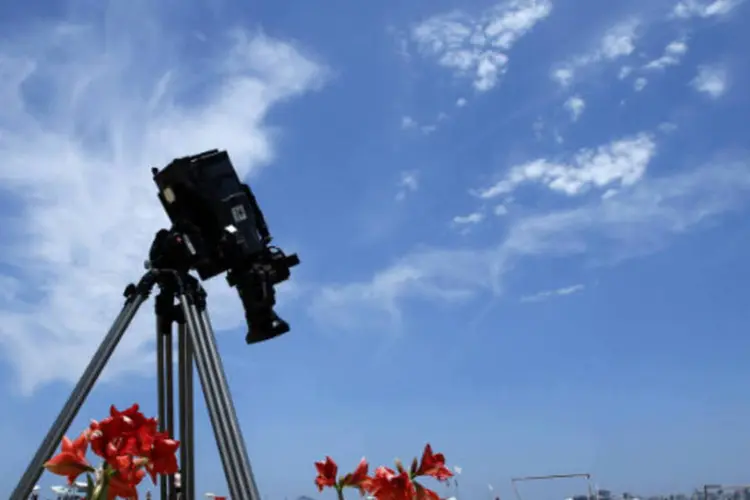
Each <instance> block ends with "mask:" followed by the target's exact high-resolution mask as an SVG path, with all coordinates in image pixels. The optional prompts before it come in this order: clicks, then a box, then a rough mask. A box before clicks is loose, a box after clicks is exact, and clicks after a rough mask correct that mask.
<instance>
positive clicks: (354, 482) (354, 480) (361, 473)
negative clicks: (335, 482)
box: [339, 457, 370, 493]
mask: <svg viewBox="0 0 750 500" xmlns="http://www.w3.org/2000/svg"><path fill="white" fill-rule="evenodd" d="M368 469H369V465H368V464H367V460H365V458H364V457H362V460H360V461H359V464H358V465H357V468H356V469H354V472H351V473H349V474H347V475H346V476H344V477H343V479H341V482H340V483H339V486H341V487H342V488H344V487H353V488H359V491H360V493H362V492H364V490H365V488H366V486H367V485H368V483H369V481H370V478H369V477H368V475H367V471H368Z"/></svg>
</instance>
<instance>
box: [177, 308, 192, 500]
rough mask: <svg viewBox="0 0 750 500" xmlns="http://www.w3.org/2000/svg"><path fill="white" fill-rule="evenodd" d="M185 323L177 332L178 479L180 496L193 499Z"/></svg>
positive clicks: (189, 357) (189, 359)
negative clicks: (180, 485) (178, 399)
mask: <svg viewBox="0 0 750 500" xmlns="http://www.w3.org/2000/svg"><path fill="white" fill-rule="evenodd" d="M187 335H188V334H187V329H186V327H185V324H184V323H182V324H180V327H179V333H178V339H177V342H178V346H179V348H178V351H177V352H178V356H179V391H180V396H179V397H180V409H179V414H180V471H181V474H180V479H181V482H182V494H183V496H182V498H183V499H185V500H195V489H194V485H195V468H194V462H193V457H194V453H193V452H194V450H195V433H194V432H193V410H194V408H193V383H192V382H193V381H192V378H193V357H192V352H191V349H190V339H189V338H188V336H187Z"/></svg>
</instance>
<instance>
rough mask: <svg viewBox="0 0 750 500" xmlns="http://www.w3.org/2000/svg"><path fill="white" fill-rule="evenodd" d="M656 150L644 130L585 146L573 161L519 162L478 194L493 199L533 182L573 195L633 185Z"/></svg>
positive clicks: (538, 160)
mask: <svg viewBox="0 0 750 500" xmlns="http://www.w3.org/2000/svg"><path fill="white" fill-rule="evenodd" d="M655 152H656V144H655V143H654V140H653V138H652V137H651V135H650V134H646V133H642V134H639V135H636V136H634V137H627V138H623V139H620V140H617V141H613V142H611V143H609V144H606V145H603V146H599V147H598V148H596V149H582V150H580V151H578V153H577V154H576V155H575V156H574V157H573V158H572V159H571V161H570V162H569V163H567V162H559V161H553V160H548V159H546V158H539V159H536V160H533V161H530V162H528V163H524V164H521V165H517V166H515V167H513V168H511V169H510V172H509V173H508V174H507V175H505V177H504V178H503V179H502V180H500V181H499V182H497V183H495V184H494V185H492V186H490V187H488V188H484V189H481V190H479V191H478V193H477V194H478V196H479V197H480V198H483V199H491V198H495V197H497V196H502V195H507V194H509V193H512V192H513V191H514V190H515V189H516V188H517V187H518V186H520V185H522V184H524V183H529V182H535V183H540V184H543V185H545V186H546V187H547V188H549V189H550V190H552V191H558V192H561V193H565V194H567V195H570V196H573V195H577V194H581V193H584V192H586V191H587V190H588V189H590V188H603V187H607V186H610V185H612V184H615V183H619V185H620V186H630V185H632V184H635V183H636V182H638V181H639V180H640V179H641V177H642V176H643V174H644V172H645V171H646V168H647V167H648V164H649V162H650V161H651V158H652V157H653V155H654V154H655Z"/></svg>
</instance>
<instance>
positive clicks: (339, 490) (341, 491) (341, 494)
mask: <svg viewBox="0 0 750 500" xmlns="http://www.w3.org/2000/svg"><path fill="white" fill-rule="evenodd" d="M336 494H337V495H338V497H339V500H344V488H342V487H341V486H336Z"/></svg>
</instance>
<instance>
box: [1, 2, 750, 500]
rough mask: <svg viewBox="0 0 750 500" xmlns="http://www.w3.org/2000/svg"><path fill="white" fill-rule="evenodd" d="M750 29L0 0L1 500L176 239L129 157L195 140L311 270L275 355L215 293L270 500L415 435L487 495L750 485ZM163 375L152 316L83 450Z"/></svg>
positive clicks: (621, 11)
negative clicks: (129, 300)
mask: <svg viewBox="0 0 750 500" xmlns="http://www.w3.org/2000/svg"><path fill="white" fill-rule="evenodd" d="M747 9H748V7H747V4H745V3H742V2H740V1H732V0H713V1H712V0H679V1H678V0H649V1H645V0H639V1H629V2H625V1H618V2H601V1H596V0H576V1H575V2H574V1H572V0H567V1H565V0H561V1H554V0H550V1H547V0H508V1H503V2H500V3H496V4H493V3H491V2H483V1H471V2H460V3H459V2H455V1H449V0H438V1H432V2H416V3H415V2H412V3H404V2H395V1H392V0H386V1H382V2H365V3H363V2H343V1H330V2H323V3H313V2H292V3H290V2H285V3H282V4H279V3H278V2H264V3H260V4H259V3H251V4H245V3H242V2H236V1H230V0H206V1H200V2H192V3H189V4H186V3H184V2H176V1H174V0H171V1H170V0H168V1H164V2H158V3H157V2H147V1H144V0H135V1H130V2H125V1H120V0H114V1H108V2H92V1H74V2H59V3H56V4H55V6H54V7H53V6H52V5H51V4H44V5H42V4H32V3H29V2H25V3H24V2H20V3H19V2H11V3H7V2H6V3H4V4H3V5H2V7H0V27H1V28H2V29H0V33H2V35H1V36H0V102H2V106H0V158H2V161H1V162H0V193H1V198H0V219H2V221H1V223H2V228H3V229H2V234H1V235H0V283H2V287H0V290H1V291H0V349H1V350H2V354H3V356H2V364H1V365H0V367H1V368H0V377H2V384H0V391H1V392H0V394H2V397H3V398H4V399H5V400H6V401H7V405H6V410H5V411H3V412H2V414H1V415H0V438H2V441H3V443H4V444H5V449H6V453H3V454H2V457H0V467H2V469H3V470H4V477H5V478H6V479H5V481H3V484H2V485H0V496H2V492H5V491H10V489H11V488H12V487H13V486H14V484H15V478H16V477H17V476H18V475H19V474H20V473H21V472H22V470H23V467H24V466H25V464H26V461H27V460H28V458H29V457H30V456H31V455H32V453H33V451H34V449H35V448H36V446H37V445H38V443H39V441H40V440H41V438H42V437H43V435H44V434H45V432H46V429H47V426H48V425H49V424H50V423H51V421H52V420H53V418H54V416H55V415H56V413H57V412H58V411H59V408H60V406H61V405H62V403H63V401H64V400H65V399H66V397H67V395H68V393H69V390H70V389H71V387H72V384H73V383H74V382H75V381H76V380H77V378H78V376H79V374H80V373H81V371H82V369H83V367H84V365H85V363H86V361H87V359H88V358H89V357H90V355H91V353H93V351H94V349H95V348H96V346H97V345H98V342H99V341H100V339H101V338H102V336H103V335H104V332H105V331H106V330H107V329H108V327H109V325H110V323H111V321H112V320H113V319H114V316H115V315H116V313H117V311H118V308H119V307H120V305H121V302H120V294H121V291H122V288H123V287H124V285H125V284H127V283H128V282H130V281H132V280H134V279H137V278H138V276H139V274H140V272H141V264H142V261H143V259H144V258H145V256H146V253H147V251H148V245H149V243H150V239H151V237H152V235H153V233H154V232H155V231H156V230H157V229H159V228H160V227H163V226H165V225H166V224H167V220H166V217H165V215H164V214H163V213H162V211H161V208H160V206H159V204H158V201H157V198H156V195H155V187H154V186H153V184H152V181H151V179H150V175H149V167H151V166H160V165H163V164H165V163H167V162H168V161H169V160H171V159H172V158H174V157H177V156H184V155H187V154H192V153H197V152H200V151H202V150H205V149H209V148H224V149H227V150H228V151H229V152H230V154H231V156H232V158H233V159H234V162H235V164H236V167H237V169H238V171H239V172H240V173H241V174H242V175H243V176H246V178H247V179H248V181H249V182H251V184H252V185H253V187H254V189H255V191H256V193H257V196H258V199H259V201H260V203H261V204H262V206H263V208H264V210H265V212H266V215H267V218H268V221H269V224H270V226H271V230H272V232H273V233H274V235H275V236H276V241H277V242H278V243H279V244H281V245H282V246H283V247H284V248H285V249H287V250H289V251H298V252H299V253H300V256H301V258H302V261H303V265H301V266H299V267H298V268H295V270H294V275H293V279H292V280H291V281H290V282H288V283H286V284H284V285H282V286H281V287H280V289H279V308H278V309H279V312H280V313H282V315H283V316H284V317H285V318H287V319H288V320H289V321H290V323H291V324H292V326H293V331H292V333H290V334H289V335H286V336H284V337H282V338H280V339H278V340H274V341H273V342H268V343H266V344H264V345H258V346H254V347H247V346H245V344H244V326H243V322H244V319H243V315H242V312H241V309H240V303H239V300H238V298H237V297H236V295H235V292H234V291H233V290H230V289H228V288H227V287H226V286H225V284H224V281H223V279H220V278H219V279H216V280H215V282H213V281H212V282H209V283H208V284H207V287H208V288H209V292H210V294H211V298H210V301H211V302H210V307H211V312H212V315H213V317H214V319H215V323H216V327H217V330H219V344H220V348H221V350H222V353H223V355H224V360H225V364H226V369H227V371H228V376H229V378H230V383H231V386H232V390H233V392H234V395H235V398H236V402H237V407H238V413H239V415H240V419H241V423H242V425H243V428H244V432H245V437H246V438H247V443H248V449H249V452H250V455H251V458H252V460H253V466H254V469H255V472H256V474H257V477H258V481H259V485H260V487H261V489H262V492H263V494H264V498H265V497H266V496H267V498H269V499H273V498H287V497H289V498H295V497H296V496H297V495H300V494H313V493H314V488H313V484H312V478H313V473H314V470H313V467H312V462H313V461H314V460H317V459H319V458H321V457H322V456H324V455H326V454H330V455H332V456H334V457H335V458H336V459H337V460H339V461H340V463H341V464H342V466H346V465H347V464H349V465H352V466H353V465H354V464H355V463H356V461H357V460H358V459H359V457H360V456H361V455H363V454H365V455H367V456H368V457H369V458H371V459H372V460H373V461H375V462H385V461H390V460H391V459H392V458H393V457H395V456H400V457H410V456H411V455H412V454H415V453H418V451H419V449H420V448H421V446H422V445H423V444H424V442H426V441H431V442H432V443H433V444H434V446H435V447H436V448H437V449H439V450H441V451H444V452H445V453H446V454H447V456H448V457H449V460H450V461H451V462H452V463H454V464H456V465H460V466H461V467H463V470H464V473H463V477H462V479H461V494H462V495H464V496H474V497H477V498H481V497H482V495H488V493H489V492H488V489H487V485H488V484H492V485H494V487H495V488H496V491H497V492H498V493H499V494H500V495H501V496H502V497H503V498H505V497H508V495H510V483H509V479H510V478H511V477H513V476H521V475H537V474H552V473H566V472H577V471H586V472H590V473H592V474H593V475H594V477H595V480H596V482H597V483H598V484H599V485H601V486H602V487H608V488H611V489H614V490H619V491H623V490H627V491H636V492H645V493H661V492H670V491H674V490H677V489H681V490H686V491H687V490H689V489H690V488H692V487H695V486H698V485H700V484H702V483H704V482H714V483H742V482H747V476H746V463H745V462H744V460H746V457H747V449H748V447H749V446H750V430H748V424H747V422H748V421H750V400H748V397H747V390H746V386H747V383H748V379H749V378H750V367H749V366H748V364H747V361H746V360H747V357H746V354H747V352H748V349H750V338H749V337H748V335H747V325H748V320H750V313H749V312H748V309H747V308H746V307H744V306H746V303H747V297H748V294H747V283H748V282H750V266H748V265H747V260H746V259H747V255H750V230H749V229H748V226H747V223H746V221H747V216H748V204H747V203H746V200H747V199H748V194H749V193H750V152H749V151H748V149H750V135H748V132H747V117H748V116H750V98H748V94H747V92H745V91H744V90H743V89H745V88H748V83H749V82H748V79H749V78H750V66H749V64H748V59H747V57H746V54H745V52H744V51H743V50H742V47H745V46H748V45H750V37H749V36H748V34H747V30H745V29H743V25H744V24H746V23H747V21H748V10H747ZM153 351H154V345H153V321H152V319H151V306H150V305H149V306H146V307H145V308H144V309H143V310H142V312H141V314H140V315H139V317H138V318H137V320H136V321H135V323H134V325H133V328H132V329H131V330H130V331H129V333H128V335H127V337H126V339H125V340H124V341H123V344H122V345H121V347H120V348H119V350H118V352H117V353H116V355H115V357H114V359H113V360H112V362H111V364H110V366H109V367H108V369H107V371H106V373H105V377H104V379H103V380H102V381H101V383H100V384H99V385H98V386H97V387H96V389H95V390H94V393H93V394H92V396H91V398H90V399H89V401H88V402H87V404H86V406H85V407H84V409H83V410H82V413H81V416H80V418H79V419H78V421H77V422H76V424H74V429H73V430H74V432H77V431H78V430H79V429H80V428H82V427H83V425H85V423H86V422H87V420H88V419H89V418H99V417H100V416H102V415H103V414H104V413H105V412H106V410H107V408H108V406H109V405H110V404H111V403H115V404H117V405H120V406H125V405H129V404H130V403H132V402H134V401H138V402H140V403H141V404H142V405H143V406H144V408H146V409H147V410H148V411H149V412H153V411H154V399H155V390H154V388H155V381H154V376H153V366H154V357H153ZM199 408H200V406H199ZM197 431H198V441H199V445H200V448H199V449H200V451H201V453H200V457H199V465H200V470H199V471H198V473H197V474H198V482H199V484H198V487H199V490H200V491H205V490H214V491H216V492H218V493H221V492H222V490H224V489H225V487H224V485H223V476H222V474H221V471H220V465H219V461H218V457H217V454H216V452H215V451H214V449H215V446H213V444H212V439H213V438H212V435H211V432H210V426H209V425H208V420H207V417H206V415H205V414H204V413H203V412H202V411H198V413H197ZM8 450H12V451H8ZM52 481H54V478H49V477H45V478H44V480H43V483H42V484H43V485H45V486H47V485H49V484H52ZM584 487H585V485H584V484H583V483H577V482H575V481H570V482H567V483H547V484H544V485H537V486H534V487H533V488H531V487H524V486H522V489H521V491H522V493H523V494H525V495H529V496H528V498H536V497H538V496H542V495H544V496H547V497H549V498H561V497H562V496H564V495H568V494H572V493H576V492H579V491H583V490H584ZM525 498H527V497H525Z"/></svg>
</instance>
